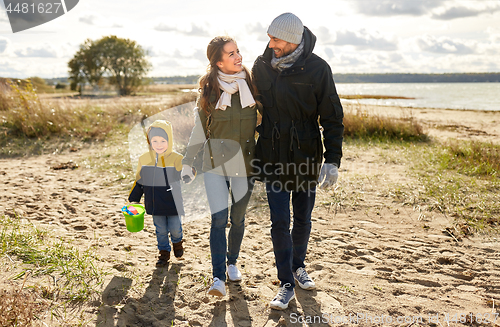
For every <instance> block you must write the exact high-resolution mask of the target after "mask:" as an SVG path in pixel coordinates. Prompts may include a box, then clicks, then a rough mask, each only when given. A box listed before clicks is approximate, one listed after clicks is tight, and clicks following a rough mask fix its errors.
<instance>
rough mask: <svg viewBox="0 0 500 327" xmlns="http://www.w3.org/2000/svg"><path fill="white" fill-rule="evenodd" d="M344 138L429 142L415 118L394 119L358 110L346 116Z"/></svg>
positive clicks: (347, 113)
mask: <svg viewBox="0 0 500 327" xmlns="http://www.w3.org/2000/svg"><path fill="white" fill-rule="evenodd" d="M344 136H346V137H350V138H354V139H368V140H379V141H390V140H395V141H417V142H422V141H427V140H428V137H427V135H426V134H424V132H423V127H422V125H420V124H419V123H418V121H417V120H415V119H414V118H413V117H409V118H392V117H385V116H381V115H375V114H368V113H367V112H366V111H361V110H356V111H355V112H346V113H345V115H344Z"/></svg>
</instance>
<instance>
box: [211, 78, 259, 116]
mask: <svg viewBox="0 0 500 327" xmlns="http://www.w3.org/2000/svg"><path fill="white" fill-rule="evenodd" d="M246 76H247V74H246V72H245V71H244V70H242V71H241V72H239V73H236V74H231V75H229V74H224V73H223V72H221V71H220V70H219V74H218V76H217V80H218V81H219V86H220V88H221V89H222V91H224V92H222V94H221V96H220V99H219V101H217V104H216V105H215V109H221V110H226V108H227V107H231V94H234V93H236V92H238V90H239V91H240V102H241V108H246V107H252V106H254V105H255V99H254V98H253V96H252V92H250V88H249V87H248V84H247V82H246V80H245V78H246Z"/></svg>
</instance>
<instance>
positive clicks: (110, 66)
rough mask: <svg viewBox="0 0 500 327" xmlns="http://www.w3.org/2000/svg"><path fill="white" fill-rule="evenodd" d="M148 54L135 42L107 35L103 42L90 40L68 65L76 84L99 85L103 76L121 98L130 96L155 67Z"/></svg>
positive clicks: (81, 47) (71, 77)
mask: <svg viewBox="0 0 500 327" xmlns="http://www.w3.org/2000/svg"><path fill="white" fill-rule="evenodd" d="M146 55H147V53H146V51H145V50H144V49H143V48H142V47H141V46H140V45H138V44H137V43H136V42H135V41H132V40H129V39H121V38H118V37H116V36H106V37H103V38H102V39H100V40H97V41H92V40H90V39H88V40H86V41H85V43H84V44H82V45H81V46H80V50H79V51H78V52H77V53H76V54H75V56H74V57H73V59H71V60H70V61H69V63H68V66H69V69H70V79H71V80H72V82H73V83H81V82H84V81H87V82H89V84H91V85H97V84H99V82H100V81H101V78H102V77H103V76H109V78H110V79H109V80H110V82H111V83H112V84H115V85H116V86H117V87H118V89H119V91H120V94H121V95H129V94H131V93H132V91H133V90H134V89H135V88H136V87H137V86H139V85H141V82H142V78H143V77H144V76H145V75H146V74H147V72H148V71H149V70H150V68H151V64H150V63H149V62H148V60H147V59H146Z"/></svg>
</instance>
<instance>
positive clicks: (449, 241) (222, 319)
mask: <svg viewBox="0 0 500 327" xmlns="http://www.w3.org/2000/svg"><path fill="white" fill-rule="evenodd" d="M346 110H362V111H366V112H367V113H376V114H381V115H391V116H395V117H406V118H409V117H412V118H413V119H417V120H418V121H419V122H421V123H422V125H423V126H424V127H425V129H426V133H427V134H428V135H429V136H430V137H431V138H433V139H435V140H439V141H445V140H446V139H448V138H454V139H459V140H480V141H486V142H493V143H499V141H500V127H499V126H500V112H484V111H459V110H444V109H432V108H428V109H402V108H396V107H376V106H359V105H352V106H346ZM125 141H126V140H123V142H125ZM123 142H122V143H120V142H114V143H113V144H109V145H106V148H103V144H95V145H93V146H90V147H81V148H79V149H77V151H76V152H69V151H68V150H66V151H63V152H61V153H59V152H58V153H55V154H45V155H40V156H31V157H23V158H13V159H0V183H1V185H3V187H2V189H1V190H0V215H10V216H13V212H14V211H15V212H16V213H17V215H18V216H19V217H21V218H22V219H26V220H27V221H30V222H33V223H34V224H35V225H37V226H39V227H40V228H43V229H47V230H49V231H50V233H52V234H53V235H56V236H57V237H60V238H62V239H64V240H68V242H69V241H70V240H71V242H72V244H74V245H75V246H78V247H79V248H82V249H86V248H89V247H94V248H95V249H96V253H97V255H98V256H99V258H100V261H99V262H98V264H99V265H100V266H102V267H103V268H105V269H106V270H107V271H108V272H109V274H108V275H107V276H106V278H105V282H104V285H103V288H102V290H101V291H102V294H101V295H100V297H99V298H97V299H95V301H93V302H91V303H86V304H85V305H84V306H83V307H82V306H80V307H79V308H78V310H77V309H75V310H77V311H75V312H78V315H76V314H75V315H74V316H72V315H71V314H68V315H67V316H66V317H63V318H55V317H51V316H50V313H45V314H44V315H42V316H41V321H43V323H41V325H44V326H76V325H79V324H80V325H82V323H81V322H82V321H83V322H85V323H84V325H86V326H100V327H105V326H120V327H125V326H215V327H221V326H259V327H271V326H348V325H357V326H374V325H391V326H392V325H394V326H396V325H398V326H448V325H449V326H458V325H460V326H463V325H464V324H465V325H469V326H478V324H471V323H465V322H466V321H469V320H470V319H469V318H471V317H472V318H473V319H476V317H482V318H481V319H482V320H481V321H483V322H489V323H485V324H483V325H484V326H495V325H496V326H500V318H498V317H497V316H498V314H499V313H500V309H498V307H499V306H500V251H499V249H500V243H498V239H497V238H496V236H495V235H489V236H488V235H487V236H484V235H474V236H469V237H463V238H461V239H460V240H457V239H456V238H455V237H453V236H451V235H449V234H447V233H443V231H444V230H445V229H446V228H448V227H450V226H451V225H452V223H453V217H449V216H446V215H444V214H442V213H440V212H438V211H430V212H425V219H424V218H422V211H421V210H419V208H418V207H415V206H413V207H412V206H411V205H405V204H403V203H402V202H401V201H397V200H396V199H395V198H394V197H392V196H390V193H391V189H392V188H393V187H394V185H395V184H397V183H411V182H412V180H413V178H414V177H412V175H411V174H410V172H409V167H408V166H407V165H405V164H404V163H401V162H398V161H396V160H388V159H387V153H388V152H390V150H383V151H382V150H380V149H377V148H375V147H374V148H358V147H356V146H353V145H347V146H346V147H345V149H344V158H343V160H342V167H341V169H340V178H339V182H338V184H337V186H336V188H335V189H330V190H320V191H318V195H317V200H316V207H315V209H314V211H313V219H312V220H313V227H312V233H311V237H310V243H309V248H308V255H307V258H306V265H307V266H306V269H307V271H308V272H309V274H310V276H311V277H312V278H313V279H314V281H315V282H316V285H317V289H316V290H313V291H305V290H301V289H300V288H296V299H295V300H293V301H292V302H291V304H290V306H289V308H288V309H287V310H284V311H275V310H271V309H270V308H269V301H270V300H271V299H272V298H273V297H274V295H275V294H276V292H277V290H278V286H279V282H278V279H277V277H276V268H275V264H274V253H273V249H272V243H271V237H270V220H269V207H268V205H267V201H266V194H265V190H264V187H263V185H262V184H257V186H256V189H255V191H254V193H253V196H252V200H251V203H250V205H249V208H248V211H247V217H246V231H245V236H244V239H243V244H242V249H241V253H240V258H239V261H238V264H239V266H240V267H241V271H242V274H243V280H242V281H241V282H238V283H233V282H228V283H227V296H225V297H222V298H217V297H212V296H209V295H208V294H207V291H208V287H209V286H210V283H211V265H210V251H209V227H210V217H209V212H208V210H206V211H203V210H201V209H200V210H199V211H198V213H197V215H198V216H197V217H196V219H192V217H186V221H185V222H184V226H183V228H184V239H185V243H184V244H185V254H184V256H183V258H181V259H176V258H172V259H171V262H170V264H169V265H168V267H165V268H159V269H158V268H156V267H155V262H156V258H157V249H156V238H155V235H154V226H153V222H152V218H151V217H150V216H146V219H145V228H144V230H143V231H141V232H138V233H130V232H128V231H127V230H126V228H125V220H124V217H123V215H122V214H121V212H120V209H121V207H122V206H123V205H124V204H125V203H126V199H127V196H128V191H129V187H130V186H131V183H132V181H131V180H125V179H119V178H117V177H116V176H115V174H114V173H113V172H112V171H105V170H104V171H103V170H97V169H95V168H93V164H92V160H93V159H92V158H94V160H106V158H107V157H106V155H108V154H111V155H110V158H120V156H122V159H123V160H129V157H128V147H127V146H126V145H125V144H124V143H123ZM110 160H111V159H110ZM69 162H73V163H75V164H77V165H78V168H76V169H60V170H56V169H54V167H57V166H58V165H60V164H64V163H69ZM0 263H1V265H2V267H4V269H2V270H1V271H0V274H1V278H0V280H3V282H1V285H3V286H4V287H10V286H12V285H19V284H20V283H22V282H23V281H22V280H16V281H14V280H12V279H10V278H11V277H12V276H14V275H15V274H16V273H18V272H19V269H21V267H20V266H19V265H15V267H13V268H12V266H13V265H12V264H11V263H10V262H9V259H8V258H2V259H1V261H0ZM9 267H11V268H10V269H9ZM46 282H47V278H45V279H44V280H42V279H41V278H36V277H28V278H27V279H26V281H25V283H26V286H29V285H41V284H43V283H46ZM471 314H472V315H471ZM453 317H455V320H453ZM467 317H469V318H467ZM487 317H488V319H489V320H485V319H487ZM495 317H497V319H496V321H495V322H493V320H494V319H495ZM457 319H458V320H457ZM460 319H463V322H464V324H462V323H461V322H460ZM467 319H469V320H467ZM447 320H448V321H447ZM474 321H476V320H474ZM483 325H481V326H483Z"/></svg>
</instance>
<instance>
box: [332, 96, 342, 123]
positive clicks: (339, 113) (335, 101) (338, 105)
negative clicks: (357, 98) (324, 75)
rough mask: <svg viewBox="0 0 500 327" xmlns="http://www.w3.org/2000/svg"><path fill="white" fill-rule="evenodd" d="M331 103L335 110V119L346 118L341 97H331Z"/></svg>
mask: <svg viewBox="0 0 500 327" xmlns="http://www.w3.org/2000/svg"><path fill="white" fill-rule="evenodd" d="M330 101H331V103H332V105H333V108H334V109H335V118H337V119H341V118H344V110H343V109H342V104H341V103H340V98H339V96H338V95H337V94H333V95H330Z"/></svg>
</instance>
